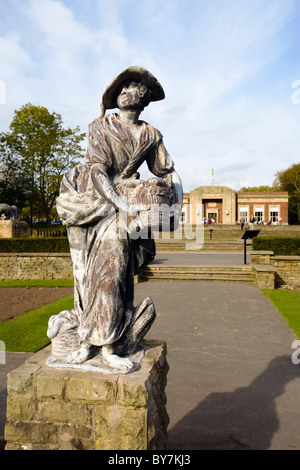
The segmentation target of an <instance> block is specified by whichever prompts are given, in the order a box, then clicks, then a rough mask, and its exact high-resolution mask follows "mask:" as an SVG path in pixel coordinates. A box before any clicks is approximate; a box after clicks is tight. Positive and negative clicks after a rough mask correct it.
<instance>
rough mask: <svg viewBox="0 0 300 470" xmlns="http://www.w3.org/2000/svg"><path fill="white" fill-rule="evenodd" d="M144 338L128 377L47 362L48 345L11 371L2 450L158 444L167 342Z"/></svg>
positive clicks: (163, 431) (164, 419) (162, 443)
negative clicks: (142, 353)
mask: <svg viewBox="0 0 300 470" xmlns="http://www.w3.org/2000/svg"><path fill="white" fill-rule="evenodd" d="M143 344H144V346H145V356H144V359H143V360H142V362H141V366H140V369H139V370H137V371H135V372H132V373H130V374H127V375H121V374H108V375H107V374H103V373H100V372H93V371H80V370H76V369H71V368H70V369H53V368H49V367H48V366H47V365H46V360H47V358H48V357H49V355H50V354H51V347H47V348H45V349H44V350H42V351H40V352H38V353H36V354H34V355H33V356H32V357H31V358H29V359H28V360H27V361H26V362H25V363H24V364H23V365H22V366H21V367H19V368H18V369H15V370H14V371H12V372H10V373H9V374H8V377H7V392H8V397H7V421H6V426H5V440H6V441H7V442H6V447H5V450H23V449H24V450H25V449H30V450H46V449H50V450H165V449H166V448H167V426H168V422H169V418H168V415H167V411H166V408H165V405H166V396H165V386H166V375H167V371H168V364H167V361H166V345H165V344H164V343H163V342H159V341H144V342H143Z"/></svg>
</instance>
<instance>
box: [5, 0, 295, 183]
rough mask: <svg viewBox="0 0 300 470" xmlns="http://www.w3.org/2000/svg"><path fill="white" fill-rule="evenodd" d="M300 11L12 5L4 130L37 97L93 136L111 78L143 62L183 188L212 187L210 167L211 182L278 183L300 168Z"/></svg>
mask: <svg viewBox="0 0 300 470" xmlns="http://www.w3.org/2000/svg"><path fill="white" fill-rule="evenodd" d="M297 13H298V5H297V2H295V1H293V0H285V2H284V4H283V2H282V1H281V0H272V2H270V1H267V0H253V2H241V1H240V0H231V1H228V0H214V1H213V2H207V1H206V0H199V1H198V0H197V1H194V0H165V1H164V2H162V1H161V0H152V1H151V2H149V1H146V0H140V2H139V3H138V4H137V2H136V1H134V0H127V1H126V2H123V1H122V0H111V1H110V2H109V3H107V2H106V1H104V0H85V2H81V1H78V0H72V1H71V0H60V1H58V0H31V1H29V0H28V1H27V0H26V2H24V1H23V0H22V1H21V0H12V2H5V11H4V16H3V18H5V21H4V20H2V29H1V30H2V31H3V33H2V34H1V35H0V63H1V72H0V80H2V81H5V82H7V85H8V86H7V95H8V101H7V104H6V105H5V106H4V105H0V127H1V129H3V130H5V128H6V127H7V126H8V124H9V122H10V121H11V119H12V112H13V109H15V108H19V107H21V106H22V105H23V104H25V103H26V102H28V101H31V102H32V103H33V104H42V105H44V106H47V107H48V108H49V109H50V110H51V111H56V112H58V113H60V114H62V117H63V119H64V122H65V125H68V126H72V127H73V126H75V125H77V124H79V125H80V127H81V129H82V131H86V129H87V125H88V123H89V122H91V120H93V119H94V118H95V117H97V115H98V111H99V105H100V100H101V96H102V93H103V91H104V89H105V87H106V86H107V85H108V83H109V81H110V80H111V79H112V78H113V77H114V76H115V75H116V74H118V73H119V72H120V71H121V70H122V69H124V68H125V67H127V66H129V65H134V64H136V65H142V66H144V67H146V68H148V69H149V70H150V71H151V72H152V73H153V74H154V75H156V76H157V78H158V79H159V80H160V81H161V83H162V85H163V87H164V89H165V92H166V99H165V100H164V101H162V102H158V103H153V104H151V105H150V106H149V108H147V109H146V110H145V111H144V113H143V115H142V118H144V119H145V120H146V121H148V122H150V123H152V124H153V125H154V126H156V127H157V128H158V129H160V130H161V132H162V133H163V134H164V139H165V143H166V146H167V148H168V150H169V151H170V154H171V155H172V157H173V159H174V160H175V164H176V168H177V169H178V172H179V173H180V174H181V175H182V179H183V182H184V185H185V189H186V190H187V191H188V190H190V189H192V188H193V187H196V186H199V185H200V184H210V182H211V168H212V167H214V168H215V181H216V184H217V183H218V184H224V185H228V186H232V187H235V188H237V189H238V188H239V187H240V186H242V185H249V186H250V185H257V184H264V183H267V184H271V182H272V181H273V179H274V173H275V172H276V171H278V170H280V169H283V168H285V167H287V166H289V165H290V164H291V163H293V162H295V161H298V160H299V142H300V139H299V137H298V134H299V133H298V128H297V122H298V121H299V119H300V117H299V111H300V106H298V107H297V106H296V105H293V104H292V102H291V95H292V92H293V91H295V90H292V89H291V84H292V82H293V81H294V80H297V79H300V76H297V71H298V70H297V65H296V61H295V56H294V55H293V54H295V51H296V47H297V42H295V41H294V40H293V29H292V28H291V26H290V24H291V22H292V21H293V16H295V15H296V14H297ZM0 25H1V20H0ZM281 61H282V63H281ZM12 90H13V92H12ZM298 117H299V119H298Z"/></svg>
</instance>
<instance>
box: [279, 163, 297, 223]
mask: <svg viewBox="0 0 300 470" xmlns="http://www.w3.org/2000/svg"><path fill="white" fill-rule="evenodd" d="M274 184H275V185H276V187H277V188H278V190H280V191H288V193H289V221H290V223H291V224H293V223H294V224H295V223H300V163H295V164H293V165H291V166H290V167H289V168H287V170H283V171H278V172H277V173H276V178H275V182H274Z"/></svg>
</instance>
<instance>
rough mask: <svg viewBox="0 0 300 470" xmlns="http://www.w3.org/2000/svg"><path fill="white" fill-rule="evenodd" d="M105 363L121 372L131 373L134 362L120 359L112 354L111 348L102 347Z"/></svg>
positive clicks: (124, 358)
mask: <svg viewBox="0 0 300 470" xmlns="http://www.w3.org/2000/svg"><path fill="white" fill-rule="evenodd" d="M102 358H103V362H104V363H105V364H106V365H108V366H109V367H111V368H112V369H115V370H117V371H119V372H123V373H126V372H129V371H130V370H131V369H132V368H133V362H132V361H130V359H127V358H126V357H120V356H117V355H116V354H113V353H112V350H111V348H110V347H109V346H102Z"/></svg>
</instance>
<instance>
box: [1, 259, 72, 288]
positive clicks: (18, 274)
mask: <svg viewBox="0 0 300 470" xmlns="http://www.w3.org/2000/svg"><path fill="white" fill-rule="evenodd" d="M72 278H73V268H72V261H71V255H70V253H0V280H1V281H15V280H34V279H72Z"/></svg>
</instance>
